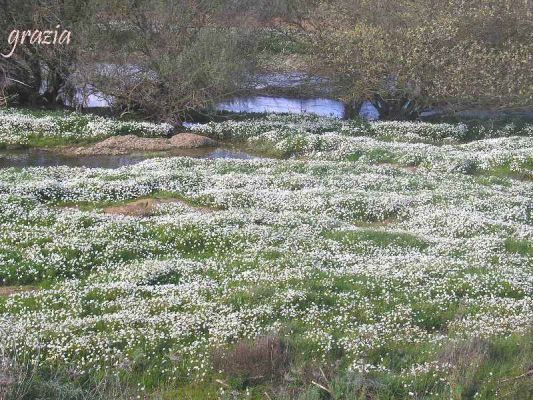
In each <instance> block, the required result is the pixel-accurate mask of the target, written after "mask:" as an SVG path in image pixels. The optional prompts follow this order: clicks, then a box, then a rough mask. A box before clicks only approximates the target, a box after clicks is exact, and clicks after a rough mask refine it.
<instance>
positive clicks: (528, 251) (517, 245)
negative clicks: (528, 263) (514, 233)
mask: <svg viewBox="0 0 533 400" xmlns="http://www.w3.org/2000/svg"><path fill="white" fill-rule="evenodd" d="M505 250H507V251H508V252H509V253H515V254H520V255H522V256H525V257H533V243H532V242H531V241H529V240H519V239H513V238H508V239H506V240H505Z"/></svg>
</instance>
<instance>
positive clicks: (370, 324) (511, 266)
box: [0, 116, 533, 399]
mask: <svg viewBox="0 0 533 400" xmlns="http://www.w3.org/2000/svg"><path fill="white" fill-rule="evenodd" d="M2 118H4V116H2ZM41 123H42V122H38V123H36V124H41ZM1 129H3V130H5V129H7V128H4V127H2V128H1ZM466 129H467V128H466V127H465V126H462V125H453V124H439V125H431V124H416V123H394V122H377V123H372V124H365V123H361V122H357V121H339V120H330V119H321V118H315V117H288V116H281V117H280V116H271V117H267V118H266V119H258V120H251V121H240V122H223V123H210V124H206V125H196V126H194V127H193V131H195V132H200V133H202V134H205V135H208V136H211V137H216V138H218V139H226V140H234V141H241V142H243V143H244V144H245V145H246V146H249V147H254V146H257V148H261V149H263V150H265V151H267V154H270V155H272V154H274V153H276V152H278V153H276V154H277V155H281V154H283V155H285V156H286V158H267V157H263V158H257V159H252V160H224V159H217V160H205V159H193V158H187V157H173V158H154V159H150V160H147V161H143V162H141V163H138V164H136V165H131V166H126V167H122V168H119V169H114V170H109V169H88V168H69V167H48V168H25V169H15V168H9V169H4V170H0V200H1V201H0V224H1V226H2V229H1V231H0V282H2V285H3V286H6V287H15V286H20V285H25V286H24V287H27V288H31V290H27V291H21V292H18V293H16V294H11V295H9V296H0V333H1V335H0V349H1V351H2V353H3V354H5V355H6V356H9V357H12V358H13V359H19V360H24V361H25V362H27V363H29V364H30V365H33V366H34V367H35V368H36V369H38V370H47V369H51V368H56V369H63V370H65V371H67V373H68V376H69V377H70V379H71V380H72V379H73V380H78V381H79V382H86V380H87V377H89V376H91V377H95V376H99V377H101V376H113V377H116V378H117V379H128V377H129V379H131V377H135V379H136V380H137V381H136V382H137V383H138V384H137V387H136V391H135V395H137V394H138V393H139V395H142V396H145V395H150V393H151V394H153V393H156V392H157V393H160V390H161V388H162V387H164V388H170V389H168V390H176V391H177V392H172V393H174V396H175V397H172V398H300V399H320V398H339V399H341V398H346V399H352V398H353V399H355V398H386V399H392V398H420V399H421V398H435V399H437V398H438V399H441V398H442V399H444V398H446V399H449V398H457V399H459V398H470V397H468V396H474V397H475V398H524V399H525V398H527V396H528V395H529V394H530V393H531V392H530V391H529V390H530V389H528V387H529V388H530V386H527V385H528V381H527V379H528V377H529V375H530V372H528V371H530V369H528V368H531V364H530V359H529V361H524V363H525V364H523V363H521V362H520V360H521V358H520V357H525V358H526V359H528V357H529V356H530V355H531V343H533V342H532V333H531V332H532V331H531V329H532V321H533V298H532V294H533V263H532V255H533V245H532V243H533V227H532V223H533V180H532V157H533V134H532V132H533V131H532V130H531V128H528V127H527V126H526V127H523V128H520V130H517V129H515V128H512V127H509V128H508V129H502V130H501V131H490V132H489V131H487V132H483V133H482V135H481V137H480V138H478V139H476V140H466V139H465V138H466V137H467V134H466V133H465V132H466ZM8 131H9V129H8ZM156 131H157V129H156ZM2 132H4V131H2ZM9 132H11V133H9ZM9 132H8V133H7V134H6V135H7V136H9V135H12V136H13V137H16V135H18V133H17V132H13V131H9ZM478 133H479V132H478ZM158 197H164V198H169V199H174V201H168V202H162V203H161V204H159V205H158V206H157V208H156V210H155V211H154V212H153V213H151V214H150V215H146V216H129V215H110V214H108V213H106V212H105V207H107V206H110V205H115V204H127V203H128V202H129V201H133V200H137V199H139V198H158ZM265 337H267V338H279V340H280V341H281V343H282V344H283V346H281V347H282V348H283V353H284V355H285V356H286V357H287V360H285V361H286V362H285V364H287V366H284V367H279V368H278V369H281V373H278V372H279V371H278V372H276V371H273V368H271V369H268V374H269V375H268V376H265V373H264V372H262V373H261V374H260V375H258V376H253V375H252V376H250V374H251V372H250V374H248V375H247V370H246V369H244V370H243V369H242V368H241V367H242V365H243V363H245V361H243V360H242V356H241V357H240V358H239V357H238V353H236V351H237V350H239V349H240V350H239V351H244V350H243V349H246V348H247V347H246V346H248V348H250V347H252V350H253V346H254V345H255V346H256V347H257V346H259V345H258V343H263V342H264V341H263V342H261V341H258V339H257V338H265ZM267 342H268V343H275V342H274V341H272V340H271V341H270V342H269V341H267ZM234 349H237V350H234ZM272 349H274V345H271V347H270V353H268V352H267V353H268V354H269V360H270V361H272V365H273V364H274V361H273V360H274V357H275V356H276V355H279V354H278V353H279V352H281V350H279V351H278V353H275V352H274V350H272ZM252 350H249V351H250V352H251V354H252V355H249V358H253V354H255V353H253V351H252ZM232 351H233V352H232ZM528 351H529V353H528ZM491 357H500V358H499V359H498V361H497V363H496V364H495V365H496V366H494V362H493V361H494V360H493V358H491ZM513 357H514V358H513ZM220 359H222V362H221V361H220ZM269 360H267V364H268V365H269V366H271V364H270V361H269ZM491 360H492V361H491ZM258 362H261V360H260V361H258ZM262 362H264V360H263V359H262ZM491 362H492V364H491ZM528 362H529V364H527V363H528ZM483 363H485V364H483ZM498 363H499V364H498ZM252 364H253V363H252ZM465 365H466V366H465ZM487 365H489V366H488V367H487ZM231 367H233V368H231ZM254 368H257V365H256V364H253V365H251V366H249V370H250V371H252V370H253V369H254ZM269 368H270V367H269ZM465 368H466V369H465ZM491 368H492V369H491ZM465 371H466V372H465ZM524 377H525V379H526V381H525V385H526V386H525V387H524V386H523V385H522V386H521V384H522V383H524ZM515 378H516V379H515ZM505 379H508V380H505ZM476 382H483V384H482V385H480V384H478V383H476ZM80 384H81V383H80ZM180 388H182V389H183V388H188V389H187V390H189V389H190V390H193V389H191V388H195V389H194V390H197V392H194V391H193V392H190V391H189V392H186V393H187V394H184V393H185V392H179V390H182V389H180ZM199 388H201V389H199ZM183 390H185V389H183ZM158 391H159V392H158ZM191 393H193V394H191ZM194 393H196V394H194ZM265 393H266V396H268V397H265ZM180 396H183V397H180ZM186 396H189V397H186ZM194 396H196V397H194ZM328 396H329V397H328ZM343 396H344V397H343ZM505 396H510V397H505ZM169 398H171V397H169ZM472 398H473V397H472Z"/></svg>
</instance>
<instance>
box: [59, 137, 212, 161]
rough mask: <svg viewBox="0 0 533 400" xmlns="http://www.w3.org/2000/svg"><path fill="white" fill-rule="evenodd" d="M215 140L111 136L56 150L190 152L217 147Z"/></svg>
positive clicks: (72, 152)
mask: <svg viewBox="0 0 533 400" xmlns="http://www.w3.org/2000/svg"><path fill="white" fill-rule="evenodd" d="M218 146H219V143H218V142H217V141H216V140H213V139H210V138H208V137H205V136H201V135H196V134H194V133H180V134H177V135H175V136H172V137H171V138H170V139H165V138H144V137H139V136H135V135H124V136H112V137H110V138H107V139H105V140H102V141H101V142H98V143H96V144H94V145H92V146H78V147H75V146H69V147H63V148H61V149H58V150H59V151H60V152H61V153H62V154H65V155H69V156H78V155H81V156H92V155H125V154H132V153H147V152H163V151H165V152H171V151H173V150H190V149H201V148H208V147H218Z"/></svg>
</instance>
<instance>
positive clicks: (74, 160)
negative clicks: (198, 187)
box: [0, 148, 258, 169]
mask: <svg viewBox="0 0 533 400" xmlns="http://www.w3.org/2000/svg"><path fill="white" fill-rule="evenodd" d="M155 157H193V158H200V159H209V160H215V159H224V160H251V159H257V158H258V157H255V156H252V155H250V154H248V153H245V152H243V151H238V150H234V149H224V148H218V149H213V148H205V149H190V150H175V151H172V152H165V153H145V154H127V155H76V156H68V155H65V154H61V153H57V152H53V151H47V150H40V149H17V150H2V151H0V168H11V167H16V168H26V167H57V166H67V167H85V168H107V169H112V168H120V167H123V166H127V165H133V164H137V163H139V162H141V161H144V160H148V159H150V158H155Z"/></svg>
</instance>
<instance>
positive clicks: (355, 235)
mask: <svg viewBox="0 0 533 400" xmlns="http://www.w3.org/2000/svg"><path fill="white" fill-rule="evenodd" d="M324 236H325V237H326V238H328V239H332V240H336V241H338V242H341V243H343V244H344V245H347V246H350V247H351V246H357V245H358V244H360V243H362V242H369V243H371V244H373V245H375V246H377V247H389V246H398V247H403V248H415V249H418V250H424V249H426V248H427V247H428V246H429V243H427V242H426V241H425V240H423V239H421V238H419V237H418V236H415V235H411V234H409V233H396V232H386V231H379V230H374V229H360V230H354V231H331V232H326V233H325V234H324Z"/></svg>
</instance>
